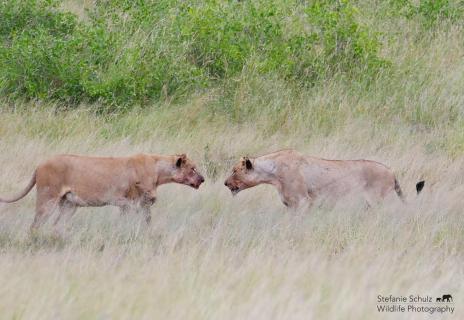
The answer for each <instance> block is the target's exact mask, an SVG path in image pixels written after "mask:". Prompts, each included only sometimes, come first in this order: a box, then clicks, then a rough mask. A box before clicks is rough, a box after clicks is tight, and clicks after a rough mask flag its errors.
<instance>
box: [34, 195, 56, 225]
mask: <svg viewBox="0 0 464 320" xmlns="http://www.w3.org/2000/svg"><path fill="white" fill-rule="evenodd" d="M58 202H59V198H58V197H54V196H52V195H50V194H40V193H38V194H37V200H36V208H35V217H34V221H33V222H32V225H31V227H30V231H31V233H34V232H36V231H37V230H38V228H39V227H40V226H42V225H43V224H44V223H45V222H46V221H47V220H48V218H49V217H50V216H51V215H52V214H53V212H54V211H55V210H56V208H57V206H58Z"/></svg>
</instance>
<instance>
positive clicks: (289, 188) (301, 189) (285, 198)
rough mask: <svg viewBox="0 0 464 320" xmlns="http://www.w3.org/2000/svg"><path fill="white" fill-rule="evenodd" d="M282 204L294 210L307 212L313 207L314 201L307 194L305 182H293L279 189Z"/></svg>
mask: <svg viewBox="0 0 464 320" xmlns="http://www.w3.org/2000/svg"><path fill="white" fill-rule="evenodd" d="M278 191H279V194H280V198H281V200H282V203H283V204H284V205H285V206H286V207H287V208H289V209H292V210H307V209H309V208H310V207H311V205H312V203H313V199H312V198H311V197H310V196H309V194H308V192H307V188H306V185H305V184H304V183H303V182H300V183H298V182H297V181H293V182H291V183H288V184H284V185H282V186H281V187H280V188H279V190H278Z"/></svg>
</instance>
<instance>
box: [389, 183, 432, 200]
mask: <svg viewBox="0 0 464 320" xmlns="http://www.w3.org/2000/svg"><path fill="white" fill-rule="evenodd" d="M424 186H425V181H424V180H422V181H419V182H418V183H416V192H417V194H419V193H421V191H422V189H424ZM395 192H396V194H397V195H398V197H399V198H400V199H401V201H403V202H406V199H405V197H404V194H403V191H402V190H401V187H400V184H399V183H398V180H396V178H395Z"/></svg>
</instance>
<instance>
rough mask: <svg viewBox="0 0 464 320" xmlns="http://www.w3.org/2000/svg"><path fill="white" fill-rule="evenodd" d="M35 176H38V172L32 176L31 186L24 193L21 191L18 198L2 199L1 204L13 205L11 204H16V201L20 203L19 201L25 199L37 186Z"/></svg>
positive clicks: (0, 199)
mask: <svg viewBox="0 0 464 320" xmlns="http://www.w3.org/2000/svg"><path fill="white" fill-rule="evenodd" d="M35 175H36V172H35V171H34V174H33V175H32V178H31V181H29V184H28V185H27V187H26V188H25V189H24V190H23V191H21V193H19V194H17V195H16V196H14V197H13V198H11V199H4V198H0V202H6V203H11V202H15V201H18V200H19V199H22V198H24V197H25V196H26V194H28V193H29V191H31V189H32V188H33V187H34V186H35Z"/></svg>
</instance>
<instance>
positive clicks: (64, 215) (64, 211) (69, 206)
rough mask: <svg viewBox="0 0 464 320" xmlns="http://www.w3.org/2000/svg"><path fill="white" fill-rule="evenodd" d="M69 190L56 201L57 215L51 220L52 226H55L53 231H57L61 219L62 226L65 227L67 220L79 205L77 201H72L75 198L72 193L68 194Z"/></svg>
mask: <svg viewBox="0 0 464 320" xmlns="http://www.w3.org/2000/svg"><path fill="white" fill-rule="evenodd" d="M70 193H71V192H67V193H66V194H65V195H64V196H63V197H62V198H61V199H60V201H59V203H58V211H59V212H58V215H57V217H56V218H55V221H54V222H53V226H54V227H55V233H58V229H60V228H59V226H58V224H59V222H60V221H62V223H61V224H62V226H63V228H66V226H67V223H68V222H69V220H70V219H71V218H72V216H73V215H74V213H75V212H76V210H77V207H78V206H79V204H78V203H75V202H74V201H72V200H73V199H75V197H73V195H70Z"/></svg>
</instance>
